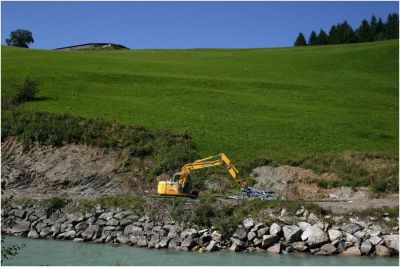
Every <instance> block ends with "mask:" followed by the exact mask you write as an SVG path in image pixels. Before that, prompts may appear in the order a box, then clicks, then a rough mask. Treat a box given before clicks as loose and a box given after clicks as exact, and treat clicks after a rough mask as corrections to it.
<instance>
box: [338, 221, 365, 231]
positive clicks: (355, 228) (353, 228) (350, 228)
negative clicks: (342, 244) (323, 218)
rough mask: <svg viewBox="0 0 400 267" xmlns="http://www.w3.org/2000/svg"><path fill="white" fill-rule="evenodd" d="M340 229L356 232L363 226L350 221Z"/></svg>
mask: <svg viewBox="0 0 400 267" xmlns="http://www.w3.org/2000/svg"><path fill="white" fill-rule="evenodd" d="M340 230H342V231H344V232H346V233H349V234H354V233H355V232H357V231H360V230H362V227H361V226H360V225H358V224H355V223H349V224H346V225H344V226H342V227H340Z"/></svg>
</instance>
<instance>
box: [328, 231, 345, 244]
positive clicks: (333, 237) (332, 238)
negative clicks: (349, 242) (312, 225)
mask: <svg viewBox="0 0 400 267" xmlns="http://www.w3.org/2000/svg"><path fill="white" fill-rule="evenodd" d="M328 235H329V240H330V241H335V240H338V239H340V238H341V237H342V232H340V231H339V230H335V229H329V230H328Z"/></svg>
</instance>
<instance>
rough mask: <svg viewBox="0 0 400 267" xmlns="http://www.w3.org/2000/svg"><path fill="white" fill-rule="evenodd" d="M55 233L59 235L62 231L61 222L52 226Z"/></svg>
mask: <svg viewBox="0 0 400 267" xmlns="http://www.w3.org/2000/svg"><path fill="white" fill-rule="evenodd" d="M50 230H51V232H53V235H58V234H59V233H60V232H61V224H58V223H55V224H53V225H52V226H51V228H50Z"/></svg>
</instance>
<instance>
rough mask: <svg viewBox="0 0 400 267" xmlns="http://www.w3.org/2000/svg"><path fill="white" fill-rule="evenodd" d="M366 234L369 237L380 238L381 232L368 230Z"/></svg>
mask: <svg viewBox="0 0 400 267" xmlns="http://www.w3.org/2000/svg"><path fill="white" fill-rule="evenodd" d="M367 234H369V236H381V235H382V232H381V231H380V230H368V231H367Z"/></svg>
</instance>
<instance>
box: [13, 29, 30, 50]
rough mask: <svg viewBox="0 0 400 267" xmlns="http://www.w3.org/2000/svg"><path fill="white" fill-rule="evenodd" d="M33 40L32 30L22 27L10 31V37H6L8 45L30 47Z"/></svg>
mask: <svg viewBox="0 0 400 267" xmlns="http://www.w3.org/2000/svg"><path fill="white" fill-rule="evenodd" d="M33 42H34V40H33V37H32V32H30V31H28V30H22V29H17V30H15V31H12V32H10V38H8V39H6V43H7V45H11V46H16V47H24V48H29V46H28V45H29V44H31V43H33Z"/></svg>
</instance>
